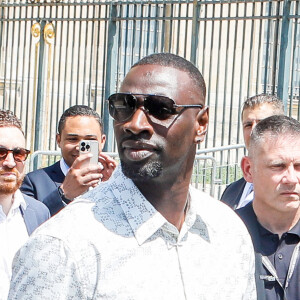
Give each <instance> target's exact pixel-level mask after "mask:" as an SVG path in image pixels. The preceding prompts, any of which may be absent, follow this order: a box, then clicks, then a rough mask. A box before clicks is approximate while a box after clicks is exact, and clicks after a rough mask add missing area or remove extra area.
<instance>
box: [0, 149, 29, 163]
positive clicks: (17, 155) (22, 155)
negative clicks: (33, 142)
mask: <svg viewBox="0 0 300 300" xmlns="http://www.w3.org/2000/svg"><path fill="white" fill-rule="evenodd" d="M9 152H11V153H12V154H13V157H14V160H15V161H18V162H23V161H25V160H26V158H27V157H28V154H29V153H30V150H27V149H24V148H19V147H18V148H14V149H7V148H5V147H1V146H0V160H5V159H6V157H7V155H8V153H9Z"/></svg>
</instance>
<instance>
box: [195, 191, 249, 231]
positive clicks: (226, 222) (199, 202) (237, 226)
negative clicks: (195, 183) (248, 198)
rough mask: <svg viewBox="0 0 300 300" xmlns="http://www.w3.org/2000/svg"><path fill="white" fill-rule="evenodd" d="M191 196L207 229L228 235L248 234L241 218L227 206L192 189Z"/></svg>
mask: <svg viewBox="0 0 300 300" xmlns="http://www.w3.org/2000/svg"><path fill="white" fill-rule="evenodd" d="M193 194H194V197H195V196H196V197H195V198H196V199H195V201H194V202H196V203H195V204H196V207H197V211H198V212H199V216H200V217H201V218H202V219H203V221H204V222H205V223H206V224H207V225H208V226H209V227H211V228H214V230H220V231H222V232H228V233H230V234H242V235H244V234H246V235H247V234H248V233H247V229H246V227H245V225H244V223H243V221H242V220H241V218H240V217H239V216H238V215H237V214H236V213H235V211H234V210H232V209H231V208H230V207H229V206H228V205H227V204H225V203H223V202H221V201H219V200H217V199H215V198H212V197H211V196H209V195H208V194H206V193H203V192H201V191H199V190H195V189H193Z"/></svg>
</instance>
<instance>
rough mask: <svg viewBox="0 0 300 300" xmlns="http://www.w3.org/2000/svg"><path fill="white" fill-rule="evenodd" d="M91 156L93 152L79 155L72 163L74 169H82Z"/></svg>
mask: <svg viewBox="0 0 300 300" xmlns="http://www.w3.org/2000/svg"><path fill="white" fill-rule="evenodd" d="M91 157H92V154H91V153H87V154H82V155H80V156H78V157H77V158H76V159H75V160H74V162H73V164H72V169H80V168H81V167H82V166H83V165H85V164H87V162H88V160H89V159H90V158H91Z"/></svg>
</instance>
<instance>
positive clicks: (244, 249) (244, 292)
mask: <svg viewBox="0 0 300 300" xmlns="http://www.w3.org/2000/svg"><path fill="white" fill-rule="evenodd" d="M81 197H83V196H81ZM190 198H191V201H190V205H189V209H188V211H187V213H186V218H185V222H184V224H183V226H182V229H181V231H180V232H178V230H177V228H176V227H175V226H173V225H172V224H170V223H169V222H168V221H167V220H166V219H165V218H164V217H163V216H162V215H161V214H160V213H159V212H158V211H156V210H155V208H154V207H153V206H152V205H151V204H150V203H149V202H148V201H147V200H146V199H145V197H144V196H143V195H142V194H141V192H140V191H139V190H138V188H137V187H136V186H135V185H134V183H133V182H132V181H131V180H130V179H128V178H127V177H125V176H124V174H123V173H122V172H121V169H120V167H118V168H117V169H116V170H115V172H114V173H113V175H112V176H111V178H110V180H108V181H106V182H105V183H103V184H101V185H100V186H99V187H97V188H95V189H93V190H91V191H89V192H88V193H86V194H84V199H83V198H77V199H76V200H75V201H74V202H72V203H71V204H69V205H68V206H67V207H66V208H64V209H63V210H62V211H61V212H60V213H58V214H57V215H56V216H54V217H52V218H51V219H50V220H49V221H47V222H46V223H44V224H43V225H42V226H41V227H40V228H38V229H37V230H36V231H35V233H34V234H33V235H32V236H31V238H30V239H29V241H28V242H27V243H26V244H25V246H24V247H23V248H22V249H21V250H20V252H19V253H18V254H17V255H16V257H15V261H14V266H13V279H12V283H11V290H10V295H9V299H16V300H22V299H31V300H35V299H38V300H40V299H43V300H53V299H56V300H57V299H61V300H62V299H78V300H82V299H143V300H144V299H151V300H164V299H170V300H173V299H176V300H177V299H178V300H181V299H190V300H195V299H199V300H241V299H243V300H250V299H253V300H254V299H256V290H255V282H254V254H253V248H252V243H251V240H250V237H249V235H248V232H247V230H246V228H245V226H244V224H243V223H242V221H241V220H240V219H239V217H237V216H236V214H235V213H234V212H233V211H232V210H231V209H230V208H228V207H227V206H226V205H224V204H223V203H220V202H219V201H217V200H215V199H212V198H210V197H209V196H208V195H206V194H204V193H202V192H200V191H198V190H196V189H194V188H192V187H191V188H190Z"/></svg>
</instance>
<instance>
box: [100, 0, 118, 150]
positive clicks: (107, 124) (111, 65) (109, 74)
mask: <svg viewBox="0 0 300 300" xmlns="http://www.w3.org/2000/svg"><path fill="white" fill-rule="evenodd" d="M116 17H117V5H116V4H114V3H111V5H110V19H109V24H108V37H107V38H108V44H107V67H106V74H105V77H106V81H105V99H107V98H108V96H109V95H110V94H111V93H112V92H113V91H114V90H115V87H116V80H115V78H116V73H117V64H116V62H117V60H116V57H117V51H118V49H117V48H118V47H117V46H118V36H117V35H116V31H117V24H116ZM103 123H104V131H105V134H106V143H105V146H104V151H111V150H112V145H113V122H112V119H111V118H110V117H109V113H108V107H107V105H105V106H104V114H103Z"/></svg>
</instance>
